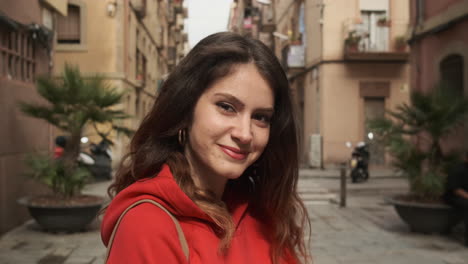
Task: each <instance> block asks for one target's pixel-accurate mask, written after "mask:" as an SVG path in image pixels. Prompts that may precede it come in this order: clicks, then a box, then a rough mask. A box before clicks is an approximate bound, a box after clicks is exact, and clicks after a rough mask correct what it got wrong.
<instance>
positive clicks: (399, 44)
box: [395, 36, 406, 52]
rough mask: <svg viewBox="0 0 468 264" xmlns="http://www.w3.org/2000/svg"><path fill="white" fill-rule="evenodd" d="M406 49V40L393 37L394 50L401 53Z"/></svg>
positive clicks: (403, 37)
mask: <svg viewBox="0 0 468 264" xmlns="http://www.w3.org/2000/svg"><path fill="white" fill-rule="evenodd" d="M405 49H406V38H405V36H397V37H395V50H396V51H399V52H403V51H405Z"/></svg>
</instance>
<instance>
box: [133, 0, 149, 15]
mask: <svg viewBox="0 0 468 264" xmlns="http://www.w3.org/2000/svg"><path fill="white" fill-rule="evenodd" d="M131 3H132V8H133V11H135V15H136V16H137V17H138V18H139V19H143V18H144V17H145V16H146V0H132V2H131Z"/></svg>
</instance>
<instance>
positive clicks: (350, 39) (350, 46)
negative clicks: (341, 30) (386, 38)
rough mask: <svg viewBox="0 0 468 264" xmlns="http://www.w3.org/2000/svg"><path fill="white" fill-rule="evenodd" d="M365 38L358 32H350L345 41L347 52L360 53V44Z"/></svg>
mask: <svg viewBox="0 0 468 264" xmlns="http://www.w3.org/2000/svg"><path fill="white" fill-rule="evenodd" d="M362 38H363V36H362V35H361V34H358V33H357V31H356V30H351V31H349V32H348V36H347V37H346V39H345V48H346V51H347V52H358V51H359V43H360V42H361V39H362Z"/></svg>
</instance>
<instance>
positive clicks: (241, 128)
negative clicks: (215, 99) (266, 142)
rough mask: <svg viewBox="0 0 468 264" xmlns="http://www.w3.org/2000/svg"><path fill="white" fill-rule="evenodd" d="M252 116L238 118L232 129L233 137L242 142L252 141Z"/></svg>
mask: <svg viewBox="0 0 468 264" xmlns="http://www.w3.org/2000/svg"><path fill="white" fill-rule="evenodd" d="M250 121H251V120H250V118H242V119H239V120H237V122H236V124H235V127H234V129H233V130H232V133H231V135H232V137H233V139H234V140H235V141H236V142H238V143H240V144H244V145H245V144H249V143H250V142H251V141H252V138H253V134H252V124H251V122H250Z"/></svg>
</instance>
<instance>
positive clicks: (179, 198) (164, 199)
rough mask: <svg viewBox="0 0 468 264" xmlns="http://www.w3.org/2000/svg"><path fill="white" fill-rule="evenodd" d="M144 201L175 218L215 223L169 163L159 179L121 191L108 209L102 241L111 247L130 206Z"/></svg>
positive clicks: (158, 176) (162, 170) (145, 180)
mask: <svg viewBox="0 0 468 264" xmlns="http://www.w3.org/2000/svg"><path fill="white" fill-rule="evenodd" d="M142 199H151V200H154V201H156V202H158V203H160V204H161V205H162V206H164V207H165V208H166V209H167V210H168V211H169V212H171V213H172V214H173V215H174V216H176V217H178V216H179V217H180V216H183V217H184V218H192V219H198V220H202V221H208V222H210V223H213V224H214V222H213V220H212V219H211V217H210V216H208V215H207V214H206V213H205V212H203V211H202V210H201V209H200V208H199V207H198V206H197V205H196V204H195V203H194V202H193V201H192V200H191V199H190V198H189V197H188V196H187V195H186V194H185V193H184V192H183V191H182V190H181V189H180V187H179V185H178V184H177V183H176V182H175V180H174V177H173V175H172V173H171V171H170V168H169V166H168V165H167V164H165V165H163V167H162V169H161V171H160V172H159V173H158V175H157V176H156V177H153V178H146V179H142V180H139V181H137V182H135V183H133V184H131V185H130V186H128V187H127V188H125V189H124V190H122V191H121V192H119V193H118V194H117V195H116V196H115V197H114V199H113V200H112V202H111V203H110V205H109V207H108V208H107V209H106V212H105V215H104V218H103V220H102V224H101V239H102V241H103V243H104V244H105V245H106V246H107V244H108V242H109V239H110V236H111V234H112V231H113V229H114V226H115V224H116V223H117V220H118V219H119V217H120V215H121V214H122V212H123V211H125V209H127V207H128V206H130V205H131V204H133V203H134V202H136V201H139V200H142Z"/></svg>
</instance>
